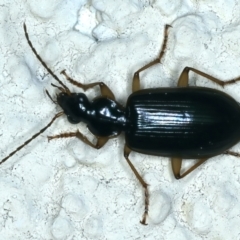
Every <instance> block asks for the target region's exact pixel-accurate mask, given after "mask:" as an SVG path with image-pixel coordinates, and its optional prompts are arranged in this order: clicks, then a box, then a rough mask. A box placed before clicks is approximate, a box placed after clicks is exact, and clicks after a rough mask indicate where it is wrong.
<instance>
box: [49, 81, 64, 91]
mask: <svg viewBox="0 0 240 240" xmlns="http://www.w3.org/2000/svg"><path fill="white" fill-rule="evenodd" d="M51 85H52V86H53V87H55V88H57V89H59V90H60V91H61V92H66V91H65V89H63V88H62V87H59V86H57V85H55V84H53V83H51Z"/></svg>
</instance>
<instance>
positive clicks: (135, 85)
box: [132, 25, 172, 92]
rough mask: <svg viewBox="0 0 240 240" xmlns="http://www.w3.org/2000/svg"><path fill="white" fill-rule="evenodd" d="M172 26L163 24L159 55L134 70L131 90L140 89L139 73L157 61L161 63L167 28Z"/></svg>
mask: <svg viewBox="0 0 240 240" xmlns="http://www.w3.org/2000/svg"><path fill="white" fill-rule="evenodd" d="M170 27H172V26H171V25H165V29H164V39H163V44H162V48H161V52H160V54H159V57H158V58H157V59H156V60H154V61H152V62H150V63H148V64H147V65H145V66H144V67H142V68H140V69H139V70H138V71H136V72H135V73H134V75H133V82H132V92H136V91H138V90H140V77H139V73H140V72H142V71H144V70H146V69H147V68H150V67H151V66H153V65H155V64H157V63H161V59H162V57H163V55H164V53H165V49H166V46H167V40H168V28H170Z"/></svg>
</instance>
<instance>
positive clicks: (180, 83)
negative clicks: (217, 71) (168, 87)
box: [178, 67, 240, 87]
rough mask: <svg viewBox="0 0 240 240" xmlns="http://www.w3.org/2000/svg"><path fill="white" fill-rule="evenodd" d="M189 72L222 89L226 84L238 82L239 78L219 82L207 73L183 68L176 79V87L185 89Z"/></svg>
mask: <svg viewBox="0 0 240 240" xmlns="http://www.w3.org/2000/svg"><path fill="white" fill-rule="evenodd" d="M189 71H193V72H195V73H196V74H198V75H200V76H202V77H205V78H207V79H208V80H210V81H212V82H214V83H216V84H218V85H220V86H222V87H224V86H225V85H228V84H233V83H236V82H238V81H240V77H238V78H234V79H231V80H228V81H222V80H219V79H217V78H215V77H213V76H211V75H209V74H207V73H204V72H202V71H199V70H197V69H195V68H191V67H185V68H184V69H183V71H182V73H181V75H180V77H179V79H178V87H187V86H188V81H189V75H188V74H189Z"/></svg>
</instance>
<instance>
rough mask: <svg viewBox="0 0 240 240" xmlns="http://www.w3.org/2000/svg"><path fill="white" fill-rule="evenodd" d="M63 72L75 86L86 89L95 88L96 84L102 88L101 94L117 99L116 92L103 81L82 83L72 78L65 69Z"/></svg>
mask: <svg viewBox="0 0 240 240" xmlns="http://www.w3.org/2000/svg"><path fill="white" fill-rule="evenodd" d="M61 74H63V75H64V76H65V77H66V79H67V80H68V81H69V82H70V83H71V84H73V85H74V86H77V87H79V88H82V89H83V90H84V91H86V90H88V89H90V88H93V87H95V86H99V87H100V90H101V95H102V96H103V97H107V98H110V99H112V100H115V97H114V94H113V93H112V91H111V90H110V89H109V87H108V86H107V85H106V84H105V83H103V82H95V83H90V84H82V83H80V82H78V81H76V80H74V79H72V78H71V77H69V76H68V75H67V73H66V71H65V70H63V71H61Z"/></svg>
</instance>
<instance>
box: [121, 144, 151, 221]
mask: <svg viewBox="0 0 240 240" xmlns="http://www.w3.org/2000/svg"><path fill="white" fill-rule="evenodd" d="M130 153H131V149H130V148H129V147H127V145H126V144H125V146H124V157H125V159H126V160H127V163H128V165H129V166H130V168H131V169H132V171H133V173H134V174H135V176H136V178H137V179H138V181H139V182H140V183H141V185H142V187H143V188H144V190H145V210H144V214H143V219H142V221H140V223H141V224H143V225H147V224H146V219H147V215H148V206H149V193H148V184H147V183H146V182H145V181H144V180H143V178H142V177H141V176H140V174H139V173H138V171H137V169H136V168H135V167H134V165H133V164H132V162H131V161H130V160H129V158H128V156H129V154H130Z"/></svg>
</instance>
